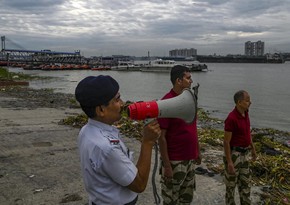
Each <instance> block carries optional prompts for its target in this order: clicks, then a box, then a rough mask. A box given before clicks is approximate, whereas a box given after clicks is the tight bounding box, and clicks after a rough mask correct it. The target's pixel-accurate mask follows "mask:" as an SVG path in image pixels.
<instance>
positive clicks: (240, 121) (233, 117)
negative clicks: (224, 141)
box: [224, 108, 251, 147]
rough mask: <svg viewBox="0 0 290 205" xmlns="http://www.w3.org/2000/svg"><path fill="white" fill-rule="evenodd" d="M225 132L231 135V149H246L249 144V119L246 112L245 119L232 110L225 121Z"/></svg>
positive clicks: (235, 109) (235, 110)
mask: <svg viewBox="0 0 290 205" xmlns="http://www.w3.org/2000/svg"><path fill="white" fill-rule="evenodd" d="M224 130H225V131H228V132H231V133H232V138H231V142H230V145H231V146H232V147H248V146H249V145H250V144H251V130H250V119H249V114H248V112H246V113H245V117H244V116H242V115H241V113H240V112H239V111H238V110H237V108H234V109H233V111H232V112H230V113H229V115H228V117H227V118H226V120H225V127H224Z"/></svg>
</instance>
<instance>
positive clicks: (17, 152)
mask: <svg viewBox="0 0 290 205" xmlns="http://www.w3.org/2000/svg"><path fill="white" fill-rule="evenodd" d="M0 113H1V115H0V139H1V140H0V184H1V186H0V204H5V205H6V204H7V205H8V204H13V205H14V204H16V205H22V204H29V205H30V204H32V205H34V204H35V205H36V204H37V205H39V204H42V205H44V204H46V205H50V204H52V205H53V204H67V205H86V204H88V202H87V195H86V193H85V191H84V187H83V182H82V178H81V175H80V167H79V157H78V150H77V143H76V140H77V135H78V131H79V127H78V126H71V125H64V123H63V120H64V119H66V118H70V117H72V118H73V117H76V116H78V115H79V114H80V113H81V110H80V109H79V108H78V106H77V104H76V102H75V100H74V96H73V95H70V94H63V93H55V92H53V91H52V90H49V89H42V90H33V89H30V88H28V87H14V86H12V87H10V86H9V87H7V86H5V87H0ZM123 123H126V122H123ZM118 126H119V127H120V129H122V127H121V126H122V124H119V125H118ZM131 126H132V125H131ZM198 127H199V136H200V139H201V144H202V155H203V163H202V165H201V166H199V167H200V168H201V169H200V170H202V171H203V172H202V173H199V174H197V175H196V178H197V190H196V193H195V197H194V202H193V203H192V204H198V205H207V204H208V205H223V204H224V189H225V187H224V184H223V182H222V175H221V173H222V169H223V167H222V155H223V149H222V136H223V134H222V130H221V129H222V121H220V120H217V119H211V118H208V117H207V116H206V113H205V112H200V113H199V122H198ZM123 131H124V130H123ZM254 131H255V132H256V133H255V134H256V135H257V136H261V135H262V134H263V133H264V134H263V136H264V135H267V136H270V137H269V138H271V136H275V135H281V136H283V137H284V138H283V140H284V139H289V138H288V137H289V135H288V134H289V133H285V132H283V133H279V132H275V131H272V130H267V129H266V130H259V129H256V130H254ZM261 133H262V134H261ZM131 134H132V133H131ZM129 135H130V131H129V132H127V133H126V135H125V137H124V140H125V142H126V144H127V145H128V147H129V148H130V149H132V150H133V151H134V152H135V156H138V155H139V153H138V152H139V148H140V143H139V141H138V139H137V138H134V137H133V138H132V137H130V136H129ZM283 140H282V141H283ZM268 143H270V142H268ZM262 144H263V143H262ZM274 150H276V149H274ZM278 151H279V150H278ZM280 151H281V152H283V155H282V154H281V155H280V156H281V157H282V159H285V160H286V163H285V162H284V163H283V164H277V165H281V166H282V165H283V167H284V168H285V169H286V171H285V173H286V174H284V175H281V176H283V177H284V178H285V177H289V169H288V167H289V166H290V165H289V151H288V150H287V149H286V151H284V148H283V149H282V147H281V149H280ZM284 152H285V153H286V154H285V153H284ZM284 154H285V155H284ZM154 157H155V156H152V166H151V169H152V171H151V173H153V167H154V163H155V159H154ZM262 157H263V156H262V155H261V159H264V158H262ZM284 157H285V158H284ZM135 158H137V157H135ZM262 162H264V161H262ZM279 163H282V162H279ZM255 166H257V167H258V165H255ZM255 166H254V167H255ZM265 166H266V165H265ZM259 169H260V168H259ZM287 169H288V170H287ZM261 170H262V169H261ZM262 171H263V170H262ZM278 171H279V172H280V173H282V172H281V170H278ZM283 173H284V172H283ZM262 177H264V176H262V175H261V180H262ZM268 180H269V183H267V181H266V182H263V183H258V182H254V185H255V186H254V187H253V189H252V195H251V197H252V199H253V204H266V202H269V203H267V204H277V203H276V198H273V197H272V196H271V194H269V193H270V192H272V191H273V190H274V187H272V184H271V183H270V180H272V179H270V178H269V179H268ZM275 180H276V179H275ZM277 180H278V181H279V180H280V182H281V183H282V182H283V181H282V180H288V181H286V184H287V183H288V182H289V178H288V179H287V178H286V179H280V178H279V179H277ZM154 181H155V182H156V186H157V191H158V193H160V190H159V188H160V185H159V175H158V173H157V174H156V176H155V178H154ZM288 187H289V184H288ZM288 187H287V185H286V189H285V190H286V191H287V188H288ZM265 188H267V189H268V190H266V189H265ZM265 190H266V191H265ZM283 191H284V189H283V190H282V194H281V192H278V193H279V194H281V195H278V197H280V198H281V200H280V201H281V203H280V204H289V203H288V199H289V198H287V197H288V195H287V193H285V194H283ZM276 197H277V196H276ZM274 199H275V200H274ZM237 201H238V199H237ZM271 201H273V203H271ZM274 202H275V203H274ZM137 204H139V205H145V204H146V205H148V204H149V205H151V204H152V205H153V204H155V200H154V196H153V188H152V182H151V181H149V183H148V187H147V188H146V190H145V192H144V193H142V194H140V196H139V200H138V203H137Z"/></svg>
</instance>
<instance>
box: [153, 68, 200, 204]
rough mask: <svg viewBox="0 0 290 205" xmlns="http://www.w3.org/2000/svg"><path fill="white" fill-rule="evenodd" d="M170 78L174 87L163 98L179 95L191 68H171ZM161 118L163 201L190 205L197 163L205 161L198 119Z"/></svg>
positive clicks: (189, 77)
mask: <svg viewBox="0 0 290 205" xmlns="http://www.w3.org/2000/svg"><path fill="white" fill-rule="evenodd" d="M170 80H171V82H172V84H173V88H172V89H171V90H170V91H169V92H168V93H167V94H166V95H165V96H164V97H163V98H162V99H169V98H173V97H176V96H178V95H180V94H181V93H182V92H183V90H184V89H185V88H190V86H191V84H192V79H191V73H190V71H189V69H188V68H187V67H185V66H181V65H177V66H174V67H173V68H172V69H171V73H170ZM158 122H159V125H160V128H161V137H160V138H159V146H160V155H161V160H162V164H161V175H162V176H161V195H162V198H163V204H164V205H169V204H179V205H181V204H184V205H185V204H187V205H189V204H190V203H191V202H192V199H193V192H194V190H195V170H194V168H195V163H196V162H197V164H200V162H201V155H200V150H199V143H198V137H197V128H196V119H195V120H194V122H192V123H191V124H187V123H186V122H185V121H184V120H182V119H178V118H159V119H158Z"/></svg>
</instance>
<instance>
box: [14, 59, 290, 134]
mask: <svg viewBox="0 0 290 205" xmlns="http://www.w3.org/2000/svg"><path fill="white" fill-rule="evenodd" d="M207 65H208V67H209V70H210V71H208V72H195V73H192V79H193V81H194V83H197V82H198V83H199V84H200V87H199V107H202V108H204V109H206V110H208V111H210V112H211V113H212V116H213V117H218V118H220V119H224V118H225V117H226V115H227V114H228V112H230V111H231V110H232V108H233V107H234V102H233V94H234V93H235V92H236V91H237V90H240V89H244V90H247V91H248V92H249V94H250V95H251V101H252V105H251V108H250V116H251V124H252V126H253V127H270V128H275V129H280V130H285V131H290V118H289V117H288V115H289V114H290V106H289V101H290V83H289V76H290V62H286V63H285V64H232V63H228V64H227V63H220V64H218V63H207ZM10 70H11V71H14V72H15V71H21V72H23V73H27V74H34V75H39V76H53V77H58V78H56V79H55V78H54V79H48V80H41V81H33V82H31V83H30V86H31V87H33V88H55V89H56V90H57V91H58V92H64V93H74V89H75V87H76V85H77V83H78V82H79V81H80V80H81V79H83V78H84V77H85V76H89V75H111V76H112V77H113V78H115V79H116V80H117V81H118V82H119V84H120V88H121V90H120V92H121V95H122V98H123V100H131V101H140V100H143V101H149V100H155V99H160V98H161V97H162V96H163V95H164V94H165V93H166V92H168V91H169V89H170V88H171V87H172V85H171V82H170V77H169V73H148V72H140V71H136V72H126V71H119V72H118V71H91V70H83V71H38V70H31V71H29V70H22V69H19V68H11V69H10Z"/></svg>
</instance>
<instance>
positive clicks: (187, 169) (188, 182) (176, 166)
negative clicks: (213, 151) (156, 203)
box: [161, 160, 195, 205]
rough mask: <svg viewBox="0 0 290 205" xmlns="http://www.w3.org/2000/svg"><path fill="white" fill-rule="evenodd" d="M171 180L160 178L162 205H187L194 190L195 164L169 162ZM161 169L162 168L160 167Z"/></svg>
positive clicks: (192, 162) (189, 162) (190, 162)
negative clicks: (171, 171)
mask: <svg viewBox="0 0 290 205" xmlns="http://www.w3.org/2000/svg"><path fill="white" fill-rule="evenodd" d="M171 167H172V170H173V179H172V180H171V181H166V180H165V179H164V176H163V173H164V172H163V171H162V176H161V195H162V198H163V205H189V204H190V203H191V201H192V199H193V192H194V190H195V170H194V168H195V162H194V161H193V160H190V161H171ZM162 169H163V167H162Z"/></svg>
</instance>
